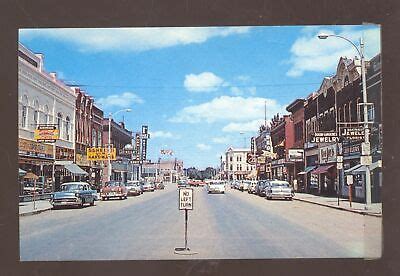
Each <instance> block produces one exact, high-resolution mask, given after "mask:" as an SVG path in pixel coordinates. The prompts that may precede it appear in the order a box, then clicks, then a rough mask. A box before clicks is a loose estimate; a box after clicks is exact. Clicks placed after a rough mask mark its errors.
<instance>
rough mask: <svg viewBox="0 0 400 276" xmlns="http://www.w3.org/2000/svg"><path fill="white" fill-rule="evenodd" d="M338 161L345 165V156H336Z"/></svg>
mask: <svg viewBox="0 0 400 276" xmlns="http://www.w3.org/2000/svg"><path fill="white" fill-rule="evenodd" d="M336 161H337V162H338V163H343V155H337V156H336Z"/></svg>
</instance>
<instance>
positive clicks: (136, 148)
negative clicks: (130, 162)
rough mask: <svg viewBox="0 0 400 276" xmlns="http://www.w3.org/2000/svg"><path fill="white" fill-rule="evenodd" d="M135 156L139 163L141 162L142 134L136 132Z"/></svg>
mask: <svg viewBox="0 0 400 276" xmlns="http://www.w3.org/2000/svg"><path fill="white" fill-rule="evenodd" d="M135 151H136V152H135V158H134V160H135V161H136V162H137V163H139V162H140V134H139V133H136V135H135Z"/></svg>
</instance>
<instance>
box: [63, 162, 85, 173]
mask: <svg viewBox="0 0 400 276" xmlns="http://www.w3.org/2000/svg"><path fill="white" fill-rule="evenodd" d="M64 168H66V169H67V170H68V171H70V172H71V173H72V174H75V175H88V173H87V172H85V171H84V170H82V169H81V168H80V167H79V166H78V165H76V164H65V165H64Z"/></svg>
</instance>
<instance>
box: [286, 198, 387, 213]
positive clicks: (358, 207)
mask: <svg viewBox="0 0 400 276" xmlns="http://www.w3.org/2000/svg"><path fill="white" fill-rule="evenodd" d="M293 199H294V200H299V201H303V202H308V203H312V204H317V205H321V206H326V207H330V208H335V209H339V210H344V211H349V212H354V213H358V214H362V215H369V216H375V217H382V203H373V204H371V209H370V210H365V204H364V203H359V202H352V203H351V206H352V207H350V202H349V200H348V199H345V198H340V199H339V206H338V203H337V197H324V196H317V195H312V194H304V193H296V194H295V196H294V198H293Z"/></svg>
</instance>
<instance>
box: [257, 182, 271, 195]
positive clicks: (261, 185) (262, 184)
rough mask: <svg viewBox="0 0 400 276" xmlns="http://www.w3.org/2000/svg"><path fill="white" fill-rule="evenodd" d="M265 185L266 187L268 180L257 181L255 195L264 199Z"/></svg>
mask: <svg viewBox="0 0 400 276" xmlns="http://www.w3.org/2000/svg"><path fill="white" fill-rule="evenodd" d="M266 185H268V180H259V181H258V182H257V185H256V188H255V194H256V195H259V196H262V197H264V196H265V186H266Z"/></svg>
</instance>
